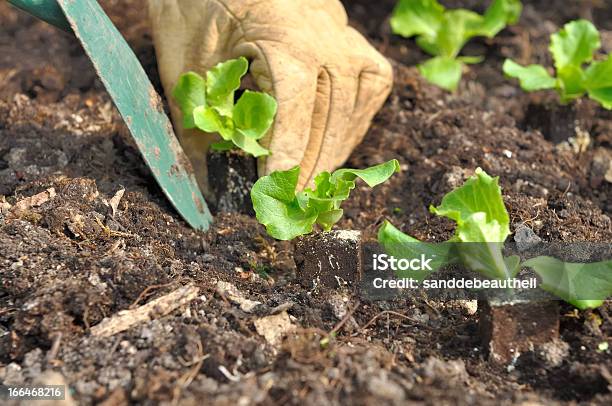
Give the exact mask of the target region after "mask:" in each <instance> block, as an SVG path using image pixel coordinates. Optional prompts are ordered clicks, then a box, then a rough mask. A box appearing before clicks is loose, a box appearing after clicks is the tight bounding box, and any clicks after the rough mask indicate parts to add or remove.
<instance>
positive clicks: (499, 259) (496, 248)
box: [456, 212, 517, 279]
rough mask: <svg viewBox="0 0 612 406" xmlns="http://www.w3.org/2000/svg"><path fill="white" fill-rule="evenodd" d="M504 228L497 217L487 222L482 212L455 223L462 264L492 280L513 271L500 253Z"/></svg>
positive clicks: (510, 274)
mask: <svg viewBox="0 0 612 406" xmlns="http://www.w3.org/2000/svg"><path fill="white" fill-rule="evenodd" d="M504 232H505V230H503V226H502V225H501V224H500V223H499V222H498V221H497V220H489V221H487V215H486V213H484V212H477V213H474V214H472V215H471V216H469V217H468V218H467V219H465V221H462V222H461V223H458V224H457V231H456V236H457V237H458V238H459V241H460V242H459V243H458V251H459V254H460V256H461V259H462V261H463V264H464V265H465V266H466V267H468V268H469V269H471V270H473V271H476V272H478V273H480V274H482V275H484V276H486V277H488V278H491V279H506V278H510V277H512V276H514V275H512V273H511V272H512V271H516V270H517V269H516V268H514V269H513V270H512V271H511V270H509V269H508V268H507V266H506V261H505V260H504V256H503V253H502V249H503V241H504V240H505V238H504V240H501V241H500V240H499V238H500V236H501V235H503V234H504Z"/></svg>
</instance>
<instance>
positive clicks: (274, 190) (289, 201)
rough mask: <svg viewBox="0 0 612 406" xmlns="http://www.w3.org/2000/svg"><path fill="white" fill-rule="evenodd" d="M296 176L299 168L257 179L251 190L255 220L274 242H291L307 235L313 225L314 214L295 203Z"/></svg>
mask: <svg viewBox="0 0 612 406" xmlns="http://www.w3.org/2000/svg"><path fill="white" fill-rule="evenodd" d="M299 175H300V167H299V166H296V167H295V168H293V169H290V170H288V171H277V172H272V173H271V174H270V175H268V176H263V177H261V178H259V180H257V182H255V185H253V189H251V201H252V202H253V208H254V209H255V213H256V217H257V220H258V221H259V222H260V223H261V224H263V225H264V226H265V227H266V230H267V232H268V234H270V235H271V236H272V237H274V238H276V239H279V240H292V239H294V238H295V237H297V236H300V235H304V234H308V233H310V232H312V226H313V225H314V223H315V222H316V219H317V214H318V213H316V212H315V211H314V210H308V211H306V210H303V209H302V208H301V207H300V206H299V204H298V201H297V199H296V196H295V189H296V187H297V183H298V178H299Z"/></svg>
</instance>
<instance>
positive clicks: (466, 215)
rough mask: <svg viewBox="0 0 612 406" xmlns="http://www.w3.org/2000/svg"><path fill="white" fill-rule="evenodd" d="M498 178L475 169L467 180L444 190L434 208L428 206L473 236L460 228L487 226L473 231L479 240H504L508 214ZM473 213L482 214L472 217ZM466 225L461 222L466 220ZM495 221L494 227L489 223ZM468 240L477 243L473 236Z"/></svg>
mask: <svg viewBox="0 0 612 406" xmlns="http://www.w3.org/2000/svg"><path fill="white" fill-rule="evenodd" d="M498 182H499V178H492V177H490V176H489V175H487V173H486V172H484V171H483V170H482V169H480V168H478V169H476V174H475V175H474V176H472V177H471V178H470V179H468V180H467V181H466V182H465V184H464V185H463V186H461V187H460V188H458V189H455V190H453V191H452V192H450V193H448V194H447V195H446V196H444V198H443V199H442V204H441V205H440V206H438V207H433V206H432V207H431V208H430V210H431V212H432V213H434V214H436V215H438V216H443V217H448V218H449V219H451V220H454V221H456V222H457V225H458V227H462V229H463V230H464V233H465V235H466V236H467V235H470V236H475V235H476V234H475V233H476V232H474V233H472V232H470V231H468V230H465V229H464V228H463V227H466V226H474V227H480V226H482V227H485V226H486V227H487V228H486V229H483V230H480V231H477V232H478V233H480V234H481V235H483V236H486V239H484V240H482V241H483V242H502V243H503V242H504V241H506V238H507V237H508V235H509V234H510V217H509V216H508V211H507V210H506V206H505V205H504V199H503V198H502V194H501V188H500V187H499V183H498ZM476 213H484V215H483V216H481V215H479V216H476V217H473V215H474V214H476ZM468 221H469V223H468V224H465V223H466V222H468ZM493 224H497V226H493V228H491V225H493ZM470 239H471V240H472V241H476V242H478V240H477V239H475V238H470Z"/></svg>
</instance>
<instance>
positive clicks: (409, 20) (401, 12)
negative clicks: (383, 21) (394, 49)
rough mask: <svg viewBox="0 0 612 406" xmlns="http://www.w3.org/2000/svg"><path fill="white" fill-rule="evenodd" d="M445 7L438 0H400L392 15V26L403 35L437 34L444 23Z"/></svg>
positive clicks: (429, 35)
mask: <svg viewBox="0 0 612 406" xmlns="http://www.w3.org/2000/svg"><path fill="white" fill-rule="evenodd" d="M443 16H444V7H442V6H441V5H440V4H439V3H438V2H437V1H436V0H400V1H399V2H398V3H397V5H396V6H395V9H394V10H393V15H392V17H391V28H392V30H393V32H394V33H395V34H399V35H401V36H403V37H406V38H408V37H412V36H414V35H425V36H428V37H430V38H433V37H435V36H436V33H437V31H438V28H439V26H440V24H441V23H442V17H443Z"/></svg>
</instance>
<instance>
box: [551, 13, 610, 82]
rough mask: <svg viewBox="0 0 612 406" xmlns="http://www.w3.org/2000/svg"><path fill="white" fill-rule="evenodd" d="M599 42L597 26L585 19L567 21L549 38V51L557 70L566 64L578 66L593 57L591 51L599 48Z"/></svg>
mask: <svg viewBox="0 0 612 406" xmlns="http://www.w3.org/2000/svg"><path fill="white" fill-rule="evenodd" d="M600 46H601V42H600V40H599V32H597V28H595V26H594V25H593V23H591V22H590V21H587V20H576V21H572V22H569V23H567V24H565V25H564V26H563V28H562V29H561V30H560V31H559V32H557V33H555V34H553V35H552V36H551V40H550V48H549V49H550V52H551V53H552V55H553V58H554V60H555V67H556V69H557V71H561V70H562V69H563V68H565V67H567V66H574V67H578V68H579V67H580V66H581V65H582V64H583V63H585V62H589V61H591V60H592V59H593V53H594V52H595V51H596V50H597V49H599V47H600Z"/></svg>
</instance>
